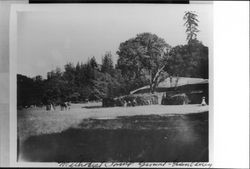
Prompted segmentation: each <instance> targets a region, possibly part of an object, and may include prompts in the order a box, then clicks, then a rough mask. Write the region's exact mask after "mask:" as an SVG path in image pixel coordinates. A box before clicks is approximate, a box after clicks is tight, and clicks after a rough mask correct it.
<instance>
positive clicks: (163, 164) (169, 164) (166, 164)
mask: <svg viewBox="0 0 250 169" xmlns="http://www.w3.org/2000/svg"><path fill="white" fill-rule="evenodd" d="M58 166H59V167H67V168H76V167H77V168H111V167H113V168H114V167H115V168H120V167H121V168H132V167H138V168H148V167H159V168H161V167H183V168H184V167H185V168H186V167H187V168H188V167H190V168H196V167H197V168H211V167H212V164H211V163H209V162H156V163H152V162H139V163H133V162H99V163H95V162H69V163H68V162H61V163H58Z"/></svg>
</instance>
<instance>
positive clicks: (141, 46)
mask: <svg viewBox="0 0 250 169" xmlns="http://www.w3.org/2000/svg"><path fill="white" fill-rule="evenodd" d="M169 50H170V45H168V44H167V43H166V42H165V40H164V39H162V38H159V37H158V36H157V35H155V34H151V33H141V34H138V35H137V36H136V37H135V38H131V39H129V40H127V41H125V42H123V43H121V44H120V46H119V50H118V51H117V54H118V56H119V58H118V63H117V64H118V65H117V67H118V68H119V69H121V70H122V75H123V76H124V77H125V78H127V79H129V80H130V81H131V80H134V79H138V78H141V77H145V76H146V77H148V78H149V81H150V82H149V83H150V89H151V92H152V93H154V91H155V89H156V87H157V86H158V84H159V82H160V81H161V80H162V79H161V77H162V75H164V72H165V70H166V63H167V59H168V52H169Z"/></svg>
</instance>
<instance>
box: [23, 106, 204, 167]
mask: <svg viewBox="0 0 250 169" xmlns="http://www.w3.org/2000/svg"><path fill="white" fill-rule="evenodd" d="M18 138H19V145H20V147H19V148H20V149H19V151H20V154H19V160H28V161H48V162H50V161H77V162H79V161H88V160H90V161H138V160H139V161H148V160H150V159H152V160H153V161H179V160H187V161H193V160H198V161H207V160H208V106H200V105H182V106H179V105H178V106H174V105H173V106H164V105H149V106H138V107H113V108H102V107H101V103H89V104H73V105H72V106H71V109H70V110H69V111H60V110H59V108H57V109H56V111H46V110H45V108H30V109H25V110H22V111H18ZM166 139H167V142H166ZM164 140H165V141H164ZM152 146H153V147H154V148H153V149H152V148H149V147H152ZM122 147H126V148H125V149H123V148H122ZM181 149H183V150H181ZM177 150H178V153H176V152H175V151H177ZM103 152H105V153H103ZM173 152H175V153H173ZM152 153H153V154H155V155H154V156H152ZM180 153H181V154H180ZM157 154H158V155H157ZM170 154H172V155H170ZM190 154H193V155H191V156H190ZM198 154H200V156H199V155H198Z"/></svg>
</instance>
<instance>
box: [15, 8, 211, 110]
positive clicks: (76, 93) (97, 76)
mask: <svg viewBox="0 0 250 169" xmlns="http://www.w3.org/2000/svg"><path fill="white" fill-rule="evenodd" d="M183 19H184V20H185V24H184V25H185V26H186V33H187V41H188V44H185V45H177V46H175V47H173V48H171V47H170V45H168V44H167V43H166V42H165V40H164V39H162V38H160V37H158V36H157V35H155V34H152V33H141V34H138V35H137V36H136V37H134V38H130V39H128V40H126V41H125V42H122V43H121V44H120V46H119V49H118V51H117V55H118V60H117V64H114V62H113V57H112V54H111V52H106V53H105V55H104V56H103V58H102V63H101V64H98V63H97V62H96V59H95V57H94V56H93V57H91V58H90V59H89V60H88V61H87V62H86V63H80V62H78V63H77V64H76V65H74V64H73V63H67V64H65V66H64V70H61V69H60V68H56V69H55V70H52V71H50V72H48V73H47V78H46V79H42V77H41V76H36V77H34V78H29V77H27V76H23V75H17V104H18V106H23V107H24V106H29V105H32V104H36V105H41V104H48V103H51V102H53V103H56V104H59V103H60V102H63V101H72V102H86V101H91V100H93V101H94V100H95V101H96V100H101V99H103V98H115V97H120V96H124V95H128V94H129V93H130V91H133V90H135V89H137V88H140V87H143V86H145V85H150V90H151V93H154V91H155V89H156V87H157V86H158V84H159V83H160V82H161V81H162V80H165V79H166V78H167V77H169V76H177V77H178V76H183V77H201V78H208V48H207V47H206V46H204V45H203V44H202V43H201V42H200V41H198V40H197V32H199V30H198V22H199V21H198V19H197V15H196V14H195V13H194V12H190V11H189V12H186V13H185V15H184V17H183ZM114 65H115V67H114Z"/></svg>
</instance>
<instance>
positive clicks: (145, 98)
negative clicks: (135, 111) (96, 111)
mask: <svg viewBox="0 0 250 169" xmlns="http://www.w3.org/2000/svg"><path fill="white" fill-rule="evenodd" d="M102 103H103V107H114V106H128V107H130V106H141V105H150V104H158V96H157V95H156V94H135V95H126V96H120V97H116V98H105V99H103V102H102Z"/></svg>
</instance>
